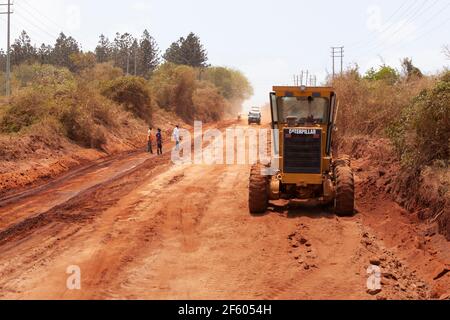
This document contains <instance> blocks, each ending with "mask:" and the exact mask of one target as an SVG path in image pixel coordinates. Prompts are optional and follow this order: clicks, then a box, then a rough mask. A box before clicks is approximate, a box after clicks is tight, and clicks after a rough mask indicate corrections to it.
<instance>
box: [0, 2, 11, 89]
mask: <svg viewBox="0 0 450 320" xmlns="http://www.w3.org/2000/svg"><path fill="white" fill-rule="evenodd" d="M0 6H7V10H6V12H0V14H6V15H7V16H8V18H7V20H8V21H7V28H6V32H7V35H6V38H7V44H6V96H7V97H9V96H10V95H11V14H12V12H11V0H8V3H1V4H0Z"/></svg>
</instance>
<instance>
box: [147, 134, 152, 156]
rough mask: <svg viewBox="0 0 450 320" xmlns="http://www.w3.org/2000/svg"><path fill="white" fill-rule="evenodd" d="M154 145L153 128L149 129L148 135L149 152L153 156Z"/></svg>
mask: <svg viewBox="0 0 450 320" xmlns="http://www.w3.org/2000/svg"><path fill="white" fill-rule="evenodd" d="M152 144H153V128H151V127H150V128H148V133H147V152H150V153H151V154H153V148H152Z"/></svg>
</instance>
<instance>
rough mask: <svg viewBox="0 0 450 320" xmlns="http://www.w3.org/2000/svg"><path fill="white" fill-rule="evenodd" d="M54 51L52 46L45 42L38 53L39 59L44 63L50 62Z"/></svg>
mask: <svg viewBox="0 0 450 320" xmlns="http://www.w3.org/2000/svg"><path fill="white" fill-rule="evenodd" d="M52 52H53V48H52V46H50V45H46V44H44V43H43V44H42V45H41V46H40V47H39V49H38V50H37V53H36V55H37V59H38V61H39V62H40V63H42V64H50V63H51V61H52Z"/></svg>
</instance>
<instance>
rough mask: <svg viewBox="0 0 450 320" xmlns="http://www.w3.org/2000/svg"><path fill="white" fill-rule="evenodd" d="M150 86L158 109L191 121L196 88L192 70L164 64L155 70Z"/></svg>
mask: <svg viewBox="0 0 450 320" xmlns="http://www.w3.org/2000/svg"><path fill="white" fill-rule="evenodd" d="M150 85H151V88H152V92H153V95H154V97H155V99H156V103H157V104H158V106H159V107H161V108H163V109H165V110H167V111H174V112H176V113H177V114H178V115H179V116H180V117H181V118H183V119H184V120H192V119H193V117H194V110H193V102H192V95H193V93H194V91H195V90H196V88H197V82H196V71H195V69H194V68H192V67H189V66H185V65H176V64H173V63H164V64H162V65H161V66H159V67H158V68H157V69H156V70H155V72H154V74H153V76H152V79H151V82H150Z"/></svg>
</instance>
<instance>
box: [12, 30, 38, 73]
mask: <svg viewBox="0 0 450 320" xmlns="http://www.w3.org/2000/svg"><path fill="white" fill-rule="evenodd" d="M35 58H36V48H35V47H33V45H32V44H31V39H30V37H29V36H28V34H27V33H26V31H25V30H23V31H22V33H21V34H20V36H19V38H18V39H16V40H15V41H14V43H13V44H12V45H11V63H12V64H13V65H19V64H21V63H23V62H26V61H32V60H34V59H35Z"/></svg>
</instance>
